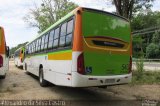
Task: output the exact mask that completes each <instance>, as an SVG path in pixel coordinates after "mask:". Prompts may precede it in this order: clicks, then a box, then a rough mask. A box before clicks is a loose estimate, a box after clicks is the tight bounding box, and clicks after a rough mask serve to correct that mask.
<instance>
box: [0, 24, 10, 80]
mask: <svg viewBox="0 0 160 106" xmlns="http://www.w3.org/2000/svg"><path fill="white" fill-rule="evenodd" d="M8 69H9V47H7V46H6V41H5V35H4V29H3V28H2V27H0V78H2V79H4V78H5V77H6V73H7V71H8Z"/></svg>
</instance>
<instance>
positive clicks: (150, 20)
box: [131, 11, 160, 31]
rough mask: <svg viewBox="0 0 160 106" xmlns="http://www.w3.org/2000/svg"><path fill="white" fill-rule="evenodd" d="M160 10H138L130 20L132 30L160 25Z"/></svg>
mask: <svg viewBox="0 0 160 106" xmlns="http://www.w3.org/2000/svg"><path fill="white" fill-rule="evenodd" d="M159 17H160V12H158V11H155V12H152V11H148V12H147V13H143V12H140V13H139V14H137V16H136V17H133V18H132V20H131V26H132V30H133V31H135V30H141V29H145V28H150V27H155V26H159V25H160V18H159Z"/></svg>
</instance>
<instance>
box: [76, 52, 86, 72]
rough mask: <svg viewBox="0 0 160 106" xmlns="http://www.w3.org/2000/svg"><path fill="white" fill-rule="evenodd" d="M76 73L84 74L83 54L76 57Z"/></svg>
mask: <svg viewBox="0 0 160 106" xmlns="http://www.w3.org/2000/svg"><path fill="white" fill-rule="evenodd" d="M77 71H78V73H80V74H85V68H84V56H83V53H82V54H80V55H79V57H78V60H77Z"/></svg>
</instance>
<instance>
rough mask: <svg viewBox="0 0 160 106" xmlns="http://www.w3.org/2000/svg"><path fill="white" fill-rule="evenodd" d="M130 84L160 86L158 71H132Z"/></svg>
mask: <svg viewBox="0 0 160 106" xmlns="http://www.w3.org/2000/svg"><path fill="white" fill-rule="evenodd" d="M139 74H140V75H141V77H139ZM132 84H160V71H159V72H157V71H152V72H151V71H143V72H140V73H139V71H133V76H132Z"/></svg>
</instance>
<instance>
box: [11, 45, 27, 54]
mask: <svg viewBox="0 0 160 106" xmlns="http://www.w3.org/2000/svg"><path fill="white" fill-rule="evenodd" d="M27 43H28V42H25V43H22V44H18V45H17V46H16V47H13V48H11V49H10V54H14V52H15V51H16V50H17V49H18V48H20V47H23V46H25V45H26V44H27Z"/></svg>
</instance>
